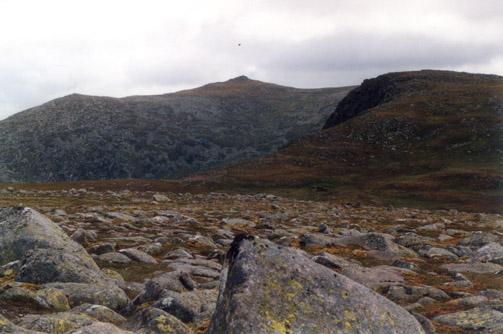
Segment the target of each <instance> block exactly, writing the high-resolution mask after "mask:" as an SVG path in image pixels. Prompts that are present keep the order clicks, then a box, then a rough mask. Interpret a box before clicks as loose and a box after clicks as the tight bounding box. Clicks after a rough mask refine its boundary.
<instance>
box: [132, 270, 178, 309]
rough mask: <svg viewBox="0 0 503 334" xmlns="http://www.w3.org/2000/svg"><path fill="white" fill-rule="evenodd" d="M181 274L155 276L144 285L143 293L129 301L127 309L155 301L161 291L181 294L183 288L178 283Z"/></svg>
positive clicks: (172, 273)
mask: <svg viewBox="0 0 503 334" xmlns="http://www.w3.org/2000/svg"><path fill="white" fill-rule="evenodd" d="M181 274H182V273H181V272H168V273H163V274H160V275H157V276H156V277H154V278H152V279H151V280H149V281H148V282H147V283H145V288H144V289H143V291H142V292H141V293H140V294H139V295H138V296H136V298H134V299H133V300H132V301H131V305H130V306H129V308H130V309H131V308H132V309H134V308H136V306H138V305H140V304H143V303H145V302H149V301H153V300H157V299H158V298H159V296H160V295H161V292H162V291H163V290H165V289H166V290H170V291H174V292H183V291H185V288H184V286H183V284H182V283H181V281H180V275H181Z"/></svg>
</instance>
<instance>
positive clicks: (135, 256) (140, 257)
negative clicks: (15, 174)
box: [119, 248, 157, 264]
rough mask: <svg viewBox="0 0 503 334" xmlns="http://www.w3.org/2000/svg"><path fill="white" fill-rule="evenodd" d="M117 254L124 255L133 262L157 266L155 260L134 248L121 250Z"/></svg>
mask: <svg viewBox="0 0 503 334" xmlns="http://www.w3.org/2000/svg"><path fill="white" fill-rule="evenodd" d="M119 253H120V254H124V255H126V256H127V257H129V258H130V259H132V260H134V261H138V262H143V263H152V264H157V260H156V259H155V258H154V257H152V256H151V255H148V254H147V253H145V252H142V251H141V250H138V249H134V248H126V249H121V250H120V251H119Z"/></svg>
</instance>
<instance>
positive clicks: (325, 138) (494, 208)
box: [208, 71, 503, 212]
mask: <svg viewBox="0 0 503 334" xmlns="http://www.w3.org/2000/svg"><path fill="white" fill-rule="evenodd" d="M399 79H400V81H401V83H400V84H401V85H404V87H405V89H403V91H402V92H401V93H400V94H398V95H397V96H395V97H394V98H393V100H392V101H390V102H387V103H384V104H381V105H378V106H377V107H375V108H373V109H371V110H370V111H369V112H367V113H365V114H363V115H360V116H357V117H355V118H352V119H350V120H349V121H346V122H344V123H342V124H339V125H337V126H335V127H332V128H329V129H326V130H323V131H321V132H319V133H316V134H314V135H310V136H307V137H305V138H302V139H300V140H297V141H295V142H293V143H291V144H290V145H288V146H287V147H285V148H283V149H281V150H280V151H279V152H278V153H276V154H271V155H268V156H266V157H265V158H262V159H258V160H254V161H251V162H248V163H244V164H240V165H236V166H233V167H231V168H229V169H226V170H224V171H221V172H220V173H215V174H213V175H212V176H213V177H216V179H219V180H222V179H224V180H226V182H227V183H226V186H224V187H223V188H231V187H243V188H266V189H269V190H271V189H272V190H276V191H277V192H279V193H283V194H291V195H295V196H299V197H304V198H317V199H320V198H324V199H331V198H336V199H346V200H352V201H355V200H358V201H363V202H373V203H376V204H387V203H391V204H395V205H399V206H405V205H406V206H417V207H429V208H458V209H462V210H467V211H486V212H503V192H502V190H503V173H502V170H503V168H502V165H503V159H502V148H503V143H502V135H501V134H502V133H503V121H502V120H503V108H502V105H503V103H502V94H501V93H502V91H503V79H502V78H495V77H494V76H492V77H489V76H477V75H469V74H465V73H454V72H437V71H431V72H409V73H403V74H401V75H400V76H399ZM209 177H210V176H208V178H209Z"/></svg>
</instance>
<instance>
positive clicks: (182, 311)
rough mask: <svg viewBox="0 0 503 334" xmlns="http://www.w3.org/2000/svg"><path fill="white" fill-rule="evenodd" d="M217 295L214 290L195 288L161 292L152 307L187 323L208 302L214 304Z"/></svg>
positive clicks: (207, 305)
mask: <svg viewBox="0 0 503 334" xmlns="http://www.w3.org/2000/svg"><path fill="white" fill-rule="evenodd" d="M217 297H218V292H217V291H216V290H196V291H190V292H184V293H176V292H167V293H163V294H162V295H161V298H160V299H159V300H158V301H157V302H156V303H154V305H152V307H155V308H158V309H161V310H163V311H166V312H168V313H169V314H171V315H174V316H175V317H177V318H178V319H180V320H181V321H183V322H185V323H188V322H192V321H194V319H195V317H196V316H198V315H199V314H200V313H202V310H204V309H207V308H208V307H209V305H210V304H215V303H216V301H217ZM207 320H209V318H208V319H207Z"/></svg>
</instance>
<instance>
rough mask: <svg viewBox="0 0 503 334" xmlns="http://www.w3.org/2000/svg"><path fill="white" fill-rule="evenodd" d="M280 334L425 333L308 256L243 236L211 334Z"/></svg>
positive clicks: (231, 256) (229, 263)
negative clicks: (287, 333) (279, 333)
mask: <svg viewBox="0 0 503 334" xmlns="http://www.w3.org/2000/svg"><path fill="white" fill-rule="evenodd" d="M277 332H284V333H286V332H290V333H373V334H376V333H383V334H384V333H387V334H390V333H411V334H412V333H424V331H423V329H422V327H421V326H420V324H419V323H418V322H417V321H416V319H415V318H414V317H413V316H412V315H410V314H409V313H408V312H407V311H405V310H404V309H402V308H401V307H399V306H397V305H395V304H393V303H392V302H390V301H389V300H387V299H385V298H384V297H381V296H379V295H378V294H376V293H375V292H373V291H371V290H369V289H367V288H365V287H364V286H362V285H360V284H358V283H356V282H354V281H351V280H350V279H348V278H346V277H345V276H343V275H340V274H337V273H335V272H333V271H331V270H330V269H328V268H325V267H323V266H321V265H319V264H317V263H315V262H313V261H312V260H311V259H309V258H308V257H307V256H306V254H305V253H304V252H302V251H299V250H296V249H292V248H284V247H281V246H277V245H275V244H273V243H271V242H269V241H267V240H261V239H256V238H254V237H252V236H249V235H240V236H238V237H236V239H235V240H234V242H233V244H232V245H231V248H230V250H229V252H228V254H227V260H226V267H225V268H224V271H223V273H222V278H221V283H220V295H219V297H218V302H217V308H216V311H215V313H214V315H213V318H212V320H211V324H210V327H209V329H208V333H209V334H216V333H277Z"/></svg>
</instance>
